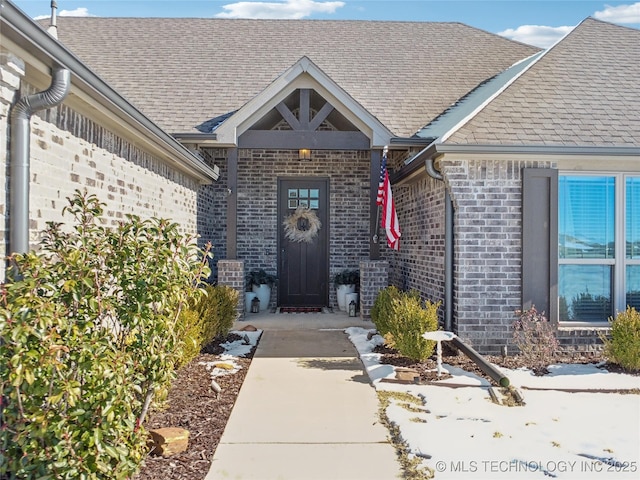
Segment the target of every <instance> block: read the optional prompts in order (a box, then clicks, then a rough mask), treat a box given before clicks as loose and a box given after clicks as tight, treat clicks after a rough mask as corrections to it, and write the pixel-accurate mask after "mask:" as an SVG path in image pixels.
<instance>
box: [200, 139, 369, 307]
mask: <svg viewBox="0 0 640 480" xmlns="http://www.w3.org/2000/svg"><path fill="white" fill-rule="evenodd" d="M369 162H370V154H369V152H368V151H329V150H314V151H313V152H312V159H311V160H310V161H304V162H302V161H300V160H299V159H298V151H297V150H250V149H240V150H239V151H238V189H237V190H238V215H237V222H238V246H237V254H238V259H242V260H244V262H245V270H246V271H249V270H252V269H254V268H264V269H265V270H266V271H267V272H270V273H276V272H277V258H278V256H277V253H278V252H277V238H278V231H279V230H278V229H279V228H280V226H279V225H277V200H278V198H277V194H278V182H277V181H278V177H295V176H305V177H318V178H329V189H330V198H329V205H330V212H329V215H330V219H331V220H330V225H329V229H330V230H329V231H330V239H329V245H330V247H329V250H330V252H329V255H330V258H329V262H330V275H331V276H333V275H334V274H335V273H337V272H338V271H340V270H342V269H344V268H351V269H357V268H358V265H359V262H360V260H363V259H368V258H369ZM216 163H217V165H219V167H220V171H221V177H220V179H219V181H218V182H217V184H215V185H212V186H208V187H206V188H207V190H209V191H210V192H211V193H210V195H211V197H212V198H215V199H216V200H215V204H216V205H217V207H216V209H217V211H222V210H223V211H225V212H226V199H225V196H224V195H225V192H226V188H227V187H226V182H227V168H226V162H225V160H224V158H223V155H222V154H220V156H219V157H217V158H216ZM214 221H215V220H214ZM212 236H213V238H214V243H215V244H216V245H218V242H220V243H221V244H222V243H224V242H225V241H226V231H225V230H224V229H223V228H220V229H218V228H216V229H215V232H213V235H212ZM216 257H217V258H218V259H220V258H222V257H219V256H217V255H216ZM330 285H331V286H330V288H329V292H330V305H334V306H335V305H336V294H335V289H334V288H333V284H332V283H331V284H330ZM271 298H272V306H273V305H274V302H275V300H276V299H277V286H276V287H275V288H274V289H273V292H272V296H271Z"/></svg>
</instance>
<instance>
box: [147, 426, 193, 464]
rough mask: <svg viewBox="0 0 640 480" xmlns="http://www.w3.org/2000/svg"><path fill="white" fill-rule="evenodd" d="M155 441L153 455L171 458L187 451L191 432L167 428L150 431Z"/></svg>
mask: <svg viewBox="0 0 640 480" xmlns="http://www.w3.org/2000/svg"><path fill="white" fill-rule="evenodd" d="M149 433H150V434H151V439H152V440H153V450H152V453H154V454H156V455H162V456H163V457H169V456H171V455H175V454H176V453H181V452H184V451H186V450H187V447H188V446H189V432H188V431H187V430H185V429H183V428H177V427H167V428H157V429H155V430H150V431H149Z"/></svg>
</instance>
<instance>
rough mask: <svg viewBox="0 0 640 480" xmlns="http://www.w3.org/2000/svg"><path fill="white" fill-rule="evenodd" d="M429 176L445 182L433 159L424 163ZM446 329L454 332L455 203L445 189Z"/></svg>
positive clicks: (428, 159)
mask: <svg viewBox="0 0 640 480" xmlns="http://www.w3.org/2000/svg"><path fill="white" fill-rule="evenodd" d="M424 167H425V170H426V171H427V174H428V175H429V176H430V177H431V178H433V179H435V180H440V181H444V177H443V176H442V174H441V173H440V172H439V171H437V170H436V168H435V166H434V165H433V158H427V159H426V160H425V162H424ZM444 329H445V330H446V331H447V332H452V331H453V202H452V201H451V195H450V194H449V190H448V189H447V188H446V187H445V189H444Z"/></svg>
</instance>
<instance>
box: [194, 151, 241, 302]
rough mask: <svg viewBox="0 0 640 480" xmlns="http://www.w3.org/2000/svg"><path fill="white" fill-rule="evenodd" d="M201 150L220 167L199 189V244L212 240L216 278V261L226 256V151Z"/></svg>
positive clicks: (212, 271)
mask: <svg viewBox="0 0 640 480" xmlns="http://www.w3.org/2000/svg"><path fill="white" fill-rule="evenodd" d="M201 152H202V155H203V157H204V159H205V162H206V163H207V164H208V165H209V166H213V165H217V166H218V167H219V169H220V176H219V177H218V180H217V181H216V182H213V183H212V184H210V185H203V186H201V187H200V190H199V191H198V234H199V235H200V239H199V241H200V243H201V244H204V243H206V242H211V246H212V250H211V252H212V253H213V258H212V261H211V278H212V279H214V280H215V279H216V278H218V266H217V264H218V261H219V260H221V259H226V258H227V197H228V193H227V182H228V177H229V175H228V170H227V151H226V150H225V149H222V148H219V149H201ZM243 301H244V300H243Z"/></svg>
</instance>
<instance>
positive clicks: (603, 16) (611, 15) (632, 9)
mask: <svg viewBox="0 0 640 480" xmlns="http://www.w3.org/2000/svg"><path fill="white" fill-rule="evenodd" d="M593 16H594V17H595V18H597V19H598V20H604V21H605V22H611V23H640V2H636V3H632V4H631V5H618V6H616V7H612V6H611V5H606V6H605V9H604V10H600V11H598V12H595V13H594V14H593Z"/></svg>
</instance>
